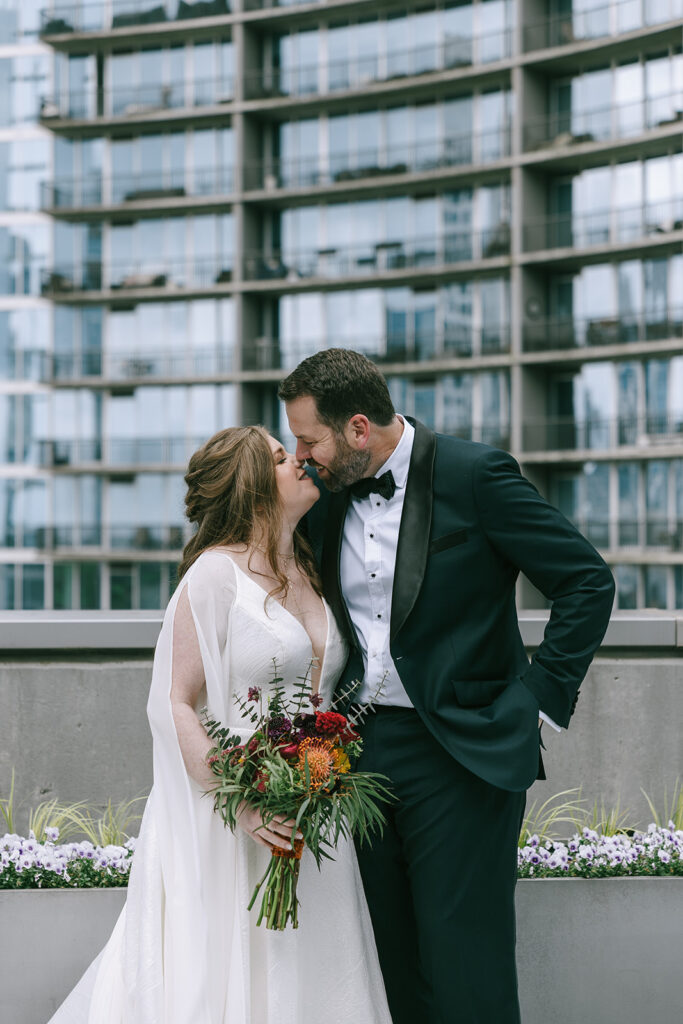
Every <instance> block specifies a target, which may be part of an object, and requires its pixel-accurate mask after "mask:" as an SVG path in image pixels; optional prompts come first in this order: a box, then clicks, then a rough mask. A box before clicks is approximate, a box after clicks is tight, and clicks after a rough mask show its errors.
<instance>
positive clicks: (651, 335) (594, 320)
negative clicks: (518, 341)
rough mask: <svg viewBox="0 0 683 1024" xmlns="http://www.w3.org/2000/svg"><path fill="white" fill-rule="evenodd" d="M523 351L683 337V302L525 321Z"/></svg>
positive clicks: (544, 350)
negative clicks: (630, 311) (662, 307)
mask: <svg viewBox="0 0 683 1024" xmlns="http://www.w3.org/2000/svg"><path fill="white" fill-rule="evenodd" d="M523 338H524V351H525V352H547V351H552V350H553V349H574V348H586V347H593V346H596V347H597V346H600V345H624V344H630V343H633V342H646V341H664V340H667V339H670V338H683V306H680V307H673V308H671V309H669V310H658V311H656V312H655V311H652V312H640V313H634V314H630V315H628V316H626V315H615V316H609V315H606V316H602V317H600V316H595V317H548V318H544V319H543V320H538V321H529V320H527V321H525V322H524V325H523Z"/></svg>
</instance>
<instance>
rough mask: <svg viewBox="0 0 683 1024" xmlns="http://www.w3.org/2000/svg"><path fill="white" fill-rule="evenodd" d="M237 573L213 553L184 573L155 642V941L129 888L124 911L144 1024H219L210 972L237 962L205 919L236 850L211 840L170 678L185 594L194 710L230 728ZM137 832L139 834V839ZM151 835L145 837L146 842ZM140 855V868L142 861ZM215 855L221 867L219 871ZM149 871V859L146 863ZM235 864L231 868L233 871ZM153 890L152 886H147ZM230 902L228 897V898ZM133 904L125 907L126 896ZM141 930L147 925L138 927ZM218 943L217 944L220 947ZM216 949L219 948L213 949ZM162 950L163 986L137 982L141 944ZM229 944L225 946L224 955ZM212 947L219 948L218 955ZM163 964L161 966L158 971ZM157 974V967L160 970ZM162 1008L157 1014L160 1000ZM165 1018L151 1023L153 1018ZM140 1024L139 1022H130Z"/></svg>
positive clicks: (215, 824) (132, 984)
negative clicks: (145, 996) (199, 681)
mask: <svg viewBox="0 0 683 1024" xmlns="http://www.w3.org/2000/svg"><path fill="white" fill-rule="evenodd" d="M236 587H237V581H236V574H235V569H234V566H233V564H232V562H231V561H230V559H229V558H226V557H224V556H222V555H220V554H219V553H217V552H204V553H203V554H202V555H200V557H199V558H198V559H197V561H196V562H194V563H193V565H192V566H191V567H190V569H189V570H188V572H187V573H186V575H185V576H184V578H183V579H182V580H181V582H180V583H179V585H178V588H177V590H176V592H175V594H174V595H173V598H172V599H171V602H170V603H169V606H168V608H167V610H166V614H165V616H164V621H163V625H162V628H161V633H160V635H159V640H158V642H157V646H156V651H155V656H154V667H153V672H152V684H151V689H150V694H149V700H148V703H147V714H148V718H149V723H150V726H151V731H152V739H153V762H154V787H153V790H152V794H151V796H150V800H149V801H148V805H147V808H146V811H145V816H146V817H152V818H153V821H152V822H150V823H149V825H150V827H149V829H147V830H146V831H145V830H144V829H141V840H142V842H143V843H144V842H145V841H146V840H148V839H149V840H150V841H151V842H156V843H157V844H158V862H159V869H160V874H161V888H162V893H161V896H160V899H161V903H160V906H159V908H158V910H159V934H157V935H156V936H154V935H151V934H145V929H146V930H147V932H149V921H150V916H149V907H145V906H142V905H141V904H140V901H139V900H138V899H137V895H138V894H137V893H136V892H135V880H134V879H131V885H132V891H131V893H130V895H129V900H128V903H129V904H131V903H132V907H131V908H130V909H129V921H128V927H127V929H126V933H127V950H126V957H125V961H126V974H127V976H128V977H127V988H128V990H129V991H131V992H133V991H135V992H136V993H137V995H136V999H139V998H140V993H143V992H145V991H149V992H150V994H151V992H154V993H157V997H152V998H150V1000H149V1002H150V1006H149V1008H148V1009H149V1011H151V1010H152V1005H155V1006H156V1007H157V1009H155V1013H154V1014H152V1015H147V1011H145V1013H144V1014H143V1013H141V1014H140V1017H139V1019H140V1021H142V1020H144V1022H145V1024H151V1022H154V1024H156V1022H157V1019H158V1021H159V1024H163V1022H166V1021H190V1020H191V1021H193V1024H205V1022H206V1024H208V1022H209V1021H215V1020H216V1019H217V1015H216V1012H215V1011H216V1008H215V1007H212V1006H210V992H211V991H212V990H213V988H215V986H213V987H212V986H211V984H210V979H209V977H208V972H210V971H211V970H213V969H216V970H218V969H220V963H219V962H218V961H219V957H220V958H221V959H222V963H223V965H224V967H225V965H227V963H228V961H229V960H230V959H231V958H232V956H234V955H237V956H238V958H239V956H240V951H239V949H238V948H232V947H233V946H234V940H237V941H238V943H239V934H238V933H235V934H234V935H230V934H228V935H227V936H226V935H222V936H220V937H216V936H214V935H211V934H210V929H209V928H207V921H208V920H209V919H210V918H211V917H212V915H211V913H210V912H207V911H208V909H209V907H211V905H212V904H214V905H215V901H216V900H217V899H220V898H221V897H222V896H224V897H228V905H230V903H231V902H232V899H231V898H230V896H231V894H230V893H229V892H226V891H223V892H220V891H218V892H217V891H215V886H219V888H223V887H227V888H228V889H230V886H231V881H232V882H234V880H235V878H236V864H235V858H236V852H235V844H234V843H225V842H221V843H220V851H219V850H218V849H217V844H216V841H215V838H216V830H218V831H219V832H220V831H222V830H223V825H222V822H220V821H219V820H218V819H217V818H216V817H215V816H214V814H213V804H212V800H211V797H210V796H206V795H205V794H204V793H203V791H202V789H201V788H200V787H199V786H198V784H197V783H196V782H195V781H194V780H193V779H192V778H191V777H190V776H189V775H188V773H187V770H186V767H185V762H184V760H183V756H182V753H181V749H180V745H179V742H178V735H177V732H176V728H175V723H174V720H173V714H172V709H171V681H172V671H173V623H174V618H175V611H176V608H177V605H178V601H179V599H180V595H181V594H182V593H183V592H186V594H187V597H188V601H189V605H190V609H191V612H192V619H193V623H194V628H195V631H196V634H197V641H198V645H199V650H200V653H201V659H202V665H203V670H204V680H205V693H202V694H201V695H200V699H199V701H198V705H197V709H198V708H199V707H201V706H202V705H203V704H206V705H207V707H208V710H209V713H210V714H211V716H212V717H214V718H216V719H218V720H219V721H222V722H226V721H227V713H226V712H227V707H226V704H227V699H228V694H229V682H230V681H229V656H228V655H229V644H230V626H231V613H232V609H233V606H234V602H235V599H236ZM143 833H145V834H144V835H143ZM146 833H149V834H146ZM138 852H139V851H138V850H136V860H137V857H138ZM219 852H220V861H221V863H220V864H218V863H216V861H217V859H218V854H219ZM142 861H143V863H146V864H147V865H149V859H148V858H144V857H143V858H142ZM231 861H232V862H231ZM150 881H151V880H150V879H148V878H144V879H140V883H141V884H140V889H141V892H140V894H139V895H140V899H142V897H144V900H145V901H147V900H148V899H149V892H150ZM151 889H152V891H154V886H153V885H152V886H151ZM232 895H233V896H234V893H233V894H232ZM131 896H132V897H133V899H132V900H131V898H130V897H131ZM138 908H139V909H140V926H141V928H142V933H141V932H140V930H139V929H136V927H134V926H133V927H131V924H134V922H132V921H131V920H130V911H131V910H132V912H133V914H135V912H136V909H138ZM143 922H144V926H143ZM218 939H220V941H218ZM214 940H216V941H214ZM149 942H160V944H161V948H162V949H163V958H160V957H158V955H157V957H156V964H157V967H156V970H157V972H158V971H159V969H160V968H161V970H163V977H151V978H147V979H145V978H141V977H140V970H141V969H142V970H144V964H145V963H146V962H147V957H146V956H145V955H144V949H141V948H140V943H149ZM226 944H227V947H228V948H226ZM216 947H218V948H216ZM160 961H161V964H160ZM159 965H160V967H159ZM161 999H163V1004H164V1005H163V1006H159V1000H161ZM159 1010H160V1011H161V1016H159V1017H158V1018H157V1016H156V1013H157V1012H159ZM131 1019H132V1020H134V1021H135V1022H136V1024H137V1021H138V1017H137V1016H134V1017H132V1018H131Z"/></svg>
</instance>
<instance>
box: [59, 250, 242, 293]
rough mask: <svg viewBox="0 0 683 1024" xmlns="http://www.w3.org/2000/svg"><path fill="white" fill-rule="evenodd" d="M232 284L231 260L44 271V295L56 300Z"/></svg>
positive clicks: (98, 264) (93, 264)
mask: <svg viewBox="0 0 683 1024" xmlns="http://www.w3.org/2000/svg"><path fill="white" fill-rule="evenodd" d="M231 280H232V259H231V258H230V257H228V256H224V257H219V256H212V257H205V258H203V259H202V258H198V259H194V260H189V259H178V260H172V259H167V260H151V259H147V260H125V261H121V262H118V261H117V262H113V263H110V262H106V263H105V262H103V261H101V260H89V261H87V262H85V263H78V264H60V265H58V266H55V267H53V268H52V269H51V270H44V271H43V273H42V278H41V292H42V294H43V295H49V296H52V297H53V298H56V297H60V296H68V295H70V294H71V293H73V292H106V291H117V292H127V291H133V290H134V291H139V290H149V289H154V290H159V291H164V290H175V289H178V288H190V289H192V288H200V289H210V288H212V287H214V286H215V285H220V284H226V283H229V282H230V281H231Z"/></svg>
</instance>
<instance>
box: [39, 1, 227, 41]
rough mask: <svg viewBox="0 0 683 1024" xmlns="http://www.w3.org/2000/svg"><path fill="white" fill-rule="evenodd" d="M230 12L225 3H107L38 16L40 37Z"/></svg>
mask: <svg viewBox="0 0 683 1024" xmlns="http://www.w3.org/2000/svg"><path fill="white" fill-rule="evenodd" d="M229 12H230V3H229V0H194V2H193V0H178V2H176V0H107V2H104V3H99V4H98V3H88V2H87V0H86V2H84V3H71V4H58V5H56V6H54V7H51V8H49V9H46V10H43V11H41V13H40V34H41V36H42V37H43V38H48V37H49V36H56V35H66V34H71V33H77V32H102V31H106V30H107V29H116V28H136V27H138V26H140V25H155V24H160V25H164V24H167V23H168V22H174V21H186V20H187V19H188V18H207V17H212V16H213V17H215V16H217V15H221V14H228V13H229Z"/></svg>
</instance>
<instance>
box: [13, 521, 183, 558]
mask: <svg viewBox="0 0 683 1024" xmlns="http://www.w3.org/2000/svg"><path fill="white" fill-rule="evenodd" d="M186 532H187V531H186V530H185V529H184V528H183V526H182V525H177V526H160V525H159V524H144V525H129V526H105V525H104V524H102V523H92V524H81V525H80V526H73V525H68V526H61V525H52V526H37V527H27V526H26V525H24V527H23V531H22V533H21V535H19V534H18V533H15V531H14V530H13V529H11V528H7V527H5V530H4V536H2V535H1V534H0V543H2V544H3V546H4V547H25V548H38V549H39V550H41V551H62V552H63V551H64V550H73V549H81V548H104V549H105V550H107V549H110V550H113V551H120V550H127V551H180V550H182V548H183V546H184V544H185V533H186Z"/></svg>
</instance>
